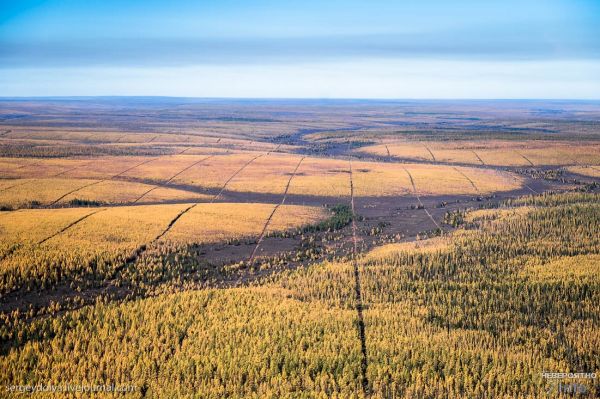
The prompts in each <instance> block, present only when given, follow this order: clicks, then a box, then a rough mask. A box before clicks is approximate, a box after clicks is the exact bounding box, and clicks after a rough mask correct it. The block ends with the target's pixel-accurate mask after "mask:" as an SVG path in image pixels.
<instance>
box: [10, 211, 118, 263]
mask: <svg viewBox="0 0 600 399" xmlns="http://www.w3.org/2000/svg"><path fill="white" fill-rule="evenodd" d="M105 210H106V209H99V210H96V211H94V212H90V213H88V214H87V215H85V216H82V217H80V218H79V219H77V220H75V221H74V222H71V223H69V224H68V225H67V226H65V227H63V228H62V229H60V230H59V231H57V232H56V233H54V234H52V235H50V236H48V237H46V238H44V239H43V240H41V241H39V242H37V243H36V244H35V245H42V244H43V243H45V242H46V241H48V240H50V239H52V238H54V237H56V236H57V235H59V234H62V233H64V232H65V231H67V230H68V229H70V228H71V227H73V226H75V225H76V224H78V223H80V222H82V221H84V220H85V219H87V218H89V217H90V216H92V215H94V214H96V213H98V212H101V211H105ZM18 248H19V245H18V244H14V245H12V246H11V247H10V248H9V249H8V251H6V252H5V253H3V254H2V255H0V262H1V261H3V260H4V259H6V258H8V257H9V256H11V255H12V254H13V253H14V252H15V251H16V250H17V249H18Z"/></svg>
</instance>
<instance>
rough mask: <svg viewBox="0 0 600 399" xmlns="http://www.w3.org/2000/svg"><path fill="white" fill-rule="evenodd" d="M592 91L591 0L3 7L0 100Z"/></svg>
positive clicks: (598, 53)
mask: <svg viewBox="0 0 600 399" xmlns="http://www.w3.org/2000/svg"><path fill="white" fill-rule="evenodd" d="M598 93H600V1H599V0H545V1H542V0H520V1H516V0H504V1H494V0H486V1H483V0H479V1H472V0H469V1H466V0H453V1H439V0H421V1H417V0H413V1H399V0H396V1H387V0H386V1H382V0H371V1H366V0H365V1H359V0H345V1H338V0H334V1H332V0H321V1H312V0H305V1H296V0H291V1H231V0H220V1H212V0H209V1H184V0H172V1H156V0H145V1H138V0H133V1H114V0H104V1H95V0H87V1H74V0H62V1H59V0H48V1H41V0H38V1H34V0H31V1H29V0H23V1H18V0H17V1H14V0H13V1H4V0H0V96H33V95H52V96H54V95H172V96H195V97H353V98H598V97H599V96H600V95H599V94H598Z"/></svg>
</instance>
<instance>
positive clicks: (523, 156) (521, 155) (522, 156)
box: [515, 150, 535, 167]
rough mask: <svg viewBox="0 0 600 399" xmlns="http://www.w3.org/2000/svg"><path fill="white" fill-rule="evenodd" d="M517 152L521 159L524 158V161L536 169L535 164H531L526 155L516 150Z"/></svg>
mask: <svg viewBox="0 0 600 399" xmlns="http://www.w3.org/2000/svg"><path fill="white" fill-rule="evenodd" d="M515 152H516V153H517V154H519V156H520V157H521V158H523V159H524V160H526V161H527V162H529V165H531V166H534V167H535V165H534V164H533V162H531V161H530V160H529V158H527V157H526V156H525V155H523V154H521V153H520V152H519V151H516V150H515Z"/></svg>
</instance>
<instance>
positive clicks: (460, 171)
mask: <svg viewBox="0 0 600 399" xmlns="http://www.w3.org/2000/svg"><path fill="white" fill-rule="evenodd" d="M454 170H455V171H457V172H458V173H460V174H461V175H462V176H463V177H464V178H465V179H467V180H468V181H469V183H471V186H473V188H474V189H475V192H477V194H480V193H481V191H479V188H477V186H476V185H475V182H473V180H471V178H470V177H469V176H467V175H466V174H465V173H464V172H463V171H462V170H460V169H458V168H457V167H456V166H455V167H454Z"/></svg>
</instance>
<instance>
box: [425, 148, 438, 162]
mask: <svg viewBox="0 0 600 399" xmlns="http://www.w3.org/2000/svg"><path fill="white" fill-rule="evenodd" d="M423 147H425V148H427V151H429V155H431V159H433V162H437V160H436V159H435V155H433V152H431V150H430V149H429V147H427V146H426V145H423Z"/></svg>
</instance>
